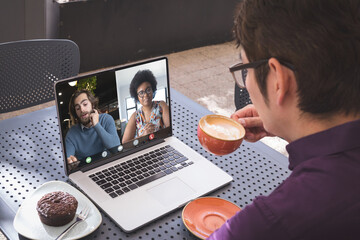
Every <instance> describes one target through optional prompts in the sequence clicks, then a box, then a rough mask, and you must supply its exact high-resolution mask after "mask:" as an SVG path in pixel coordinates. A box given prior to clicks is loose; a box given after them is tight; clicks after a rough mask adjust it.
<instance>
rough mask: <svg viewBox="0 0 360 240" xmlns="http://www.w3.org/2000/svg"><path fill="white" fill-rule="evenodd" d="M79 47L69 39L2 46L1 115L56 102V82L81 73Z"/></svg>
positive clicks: (25, 41)
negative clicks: (54, 100)
mask: <svg viewBox="0 0 360 240" xmlns="http://www.w3.org/2000/svg"><path fill="white" fill-rule="evenodd" d="M79 68H80V51H79V47H78V46H77V45H76V43H74V42H73V41H70V40H65V39H36V40H24V41H16V42H8V43H2V44H0V113H5V112H10V111H15V110H19V109H23V108H27V107H31V106H35V105H38V104H41V103H44V102H48V101H51V100H53V99H54V82H55V81H57V80H60V79H64V78H68V77H72V76H75V75H77V74H78V73H79Z"/></svg>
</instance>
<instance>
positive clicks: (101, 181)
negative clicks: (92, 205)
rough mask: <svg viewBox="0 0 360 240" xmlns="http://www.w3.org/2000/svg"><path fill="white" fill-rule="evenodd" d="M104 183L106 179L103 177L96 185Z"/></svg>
mask: <svg viewBox="0 0 360 240" xmlns="http://www.w3.org/2000/svg"><path fill="white" fill-rule="evenodd" d="M104 183H106V181H105V180H104V179H101V180H100V181H97V182H96V184H97V185H99V186H100V185H103V184H104Z"/></svg>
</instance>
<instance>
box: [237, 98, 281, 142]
mask: <svg viewBox="0 0 360 240" xmlns="http://www.w3.org/2000/svg"><path fill="white" fill-rule="evenodd" d="M231 118H232V119H234V120H235V121H238V122H239V123H240V124H241V125H243V127H244V128H245V131H246V133H245V137H244V139H245V140H246V141H248V142H256V141H258V140H260V139H261V138H263V137H266V136H274V135H272V134H270V133H268V132H267V131H266V130H265V129H264V125H263V121H262V120H261V119H260V117H259V114H258V112H257V111H256V109H255V107H254V105H252V104H249V105H247V106H246V107H244V108H242V109H240V110H238V111H236V112H235V113H233V114H232V115H231Z"/></svg>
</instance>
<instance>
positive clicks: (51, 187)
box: [13, 181, 102, 240]
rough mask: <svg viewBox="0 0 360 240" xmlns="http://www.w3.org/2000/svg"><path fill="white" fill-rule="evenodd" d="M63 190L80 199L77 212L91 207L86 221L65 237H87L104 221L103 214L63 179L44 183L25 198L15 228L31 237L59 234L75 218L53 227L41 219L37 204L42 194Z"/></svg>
mask: <svg viewBox="0 0 360 240" xmlns="http://www.w3.org/2000/svg"><path fill="white" fill-rule="evenodd" d="M55 191H63V192H67V193H70V194H71V195H73V196H74V197H75V198H76V199H77V201H78V208H77V212H76V213H77V214H79V213H80V211H81V209H83V208H84V207H85V206H89V207H90V208H91V210H90V212H89V215H88V217H87V218H86V220H85V221H83V222H80V223H79V224H78V225H77V226H75V227H74V228H73V229H72V230H71V231H70V232H69V233H68V234H67V235H65V238H64V239H78V238H82V237H85V236H86V235H88V234H90V233H92V232H93V231H95V229H97V228H98V227H99V225H100V223H101V221H102V217H101V214H100V212H99V210H98V209H97V208H96V207H95V205H94V204H93V203H92V202H91V201H90V200H89V199H88V198H87V197H86V196H85V195H84V194H82V193H81V192H80V191H79V190H77V189H75V188H74V187H72V186H70V185H69V184H67V183H65V182H61V181H51V182H47V183H44V184H43V185H41V186H40V187H39V188H38V189H36V190H35V192H33V193H32V194H31V196H30V197H29V198H27V199H26V200H24V202H23V203H22V204H21V206H20V208H19V210H18V211H17V213H16V216H15V219H14V223H13V224H14V228H15V230H16V231H17V232H18V233H20V234H21V235H23V236H24V237H27V238H31V239H39V240H40V239H41V240H42V239H44V240H45V239H46V240H48V239H55V238H56V237H57V236H59V235H60V234H61V233H62V232H63V231H64V230H65V229H66V228H67V227H68V226H69V225H71V224H72V223H73V222H75V218H76V217H75V218H74V219H73V220H72V221H71V222H70V223H68V224H66V225H64V226H60V227H51V226H47V225H45V224H43V223H42V222H41V221H40V218H39V215H38V213H37V210H36V204H37V202H38V201H39V200H40V198H41V197H42V196H44V195H45V194H47V193H50V192H55Z"/></svg>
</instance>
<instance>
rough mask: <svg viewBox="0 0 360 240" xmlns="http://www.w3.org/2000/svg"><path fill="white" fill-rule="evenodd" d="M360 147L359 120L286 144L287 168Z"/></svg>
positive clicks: (291, 168)
mask: <svg viewBox="0 0 360 240" xmlns="http://www.w3.org/2000/svg"><path fill="white" fill-rule="evenodd" d="M358 147H360V120H355V121H352V122H348V123H345V124H342V125H339V126H336V127H333V128H330V129H327V130H325V131H322V132H319V133H315V134H312V135H309V136H306V137H303V138H300V139H298V140H296V141H294V142H292V143H290V144H288V145H287V146H286V150H287V152H288V153H289V163H290V164H289V169H290V170H293V169H294V168H295V167H296V166H297V165H299V164H300V163H302V162H304V161H306V160H308V159H312V158H315V157H319V156H326V155H331V154H335V153H339V152H344V151H347V150H350V149H354V148H358Z"/></svg>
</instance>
